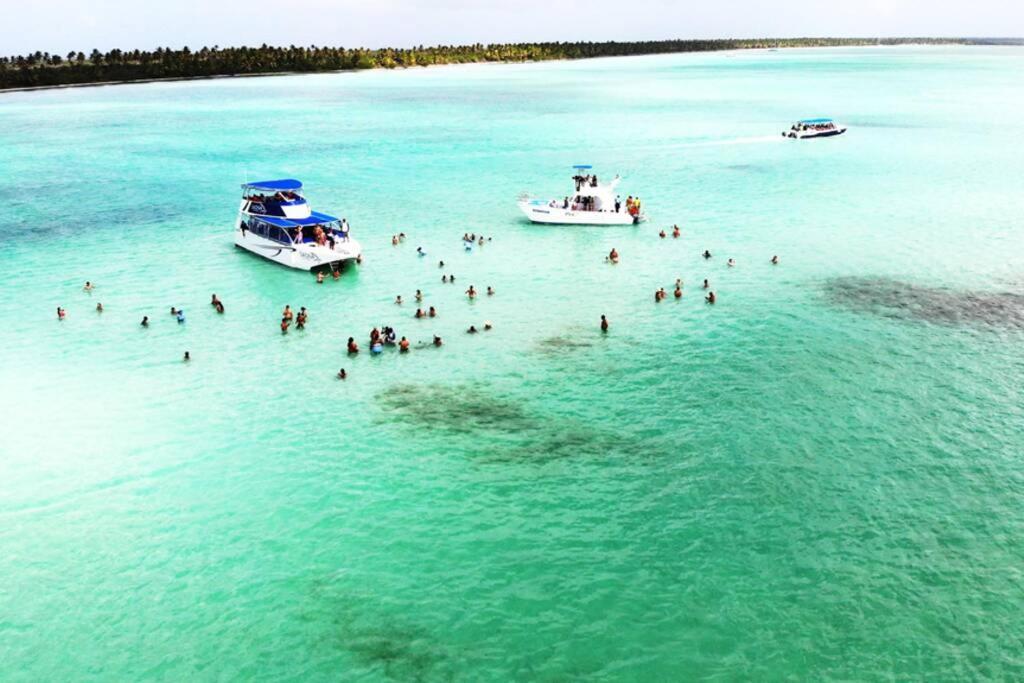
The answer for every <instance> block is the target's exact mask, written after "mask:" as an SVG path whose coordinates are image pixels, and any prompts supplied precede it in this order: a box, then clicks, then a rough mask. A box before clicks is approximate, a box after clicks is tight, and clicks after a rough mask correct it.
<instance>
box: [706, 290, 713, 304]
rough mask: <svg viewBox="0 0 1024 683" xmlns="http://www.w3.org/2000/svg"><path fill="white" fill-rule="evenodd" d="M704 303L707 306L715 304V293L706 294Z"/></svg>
mask: <svg viewBox="0 0 1024 683" xmlns="http://www.w3.org/2000/svg"><path fill="white" fill-rule="evenodd" d="M705 301H707V302H708V303H709V304H713V303H715V293H714V292H708V295H707V298H706V299H705Z"/></svg>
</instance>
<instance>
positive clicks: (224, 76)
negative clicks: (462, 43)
mask: <svg viewBox="0 0 1024 683" xmlns="http://www.w3.org/2000/svg"><path fill="white" fill-rule="evenodd" d="M950 46H959V47H1003V46H1002V45H989V44H986V43H962V42H954V41H950V42H948V43H927V42H919V43H911V42H908V43H899V44H896V45H884V44H883V45H808V46H789V47H786V46H779V47H730V48H724V49H722V50H681V51H678V52H651V53H648V54H631V55H599V56H594V57H583V58H571V57H569V58H564V57H563V58H551V59H526V60H507V61H506V60H479V61H466V62H449V63H445V64H424V65H422V66H396V67H393V68H385V67H372V68H366V69H325V70H323V71H261V72H257V73H238V74H212V75H208V76H167V77H161V78H137V79H136V78H133V79H125V80H115V81H92V82H88V83H59V84H54V85H33V86H25V87H19V88H2V89H0V95H3V94H6V93H25V92H38V91H44V90H65V89H72V88H98V87H109V86H116V85H139V84H145V83H175V82H184V81H212V80H219V79H228V78H264V77H268V76H308V75H316V74H346V73H359V72H362V71H410V70H415V69H433V68H437V67H451V66H473V65H476V66H481V65H498V64H543V63H545V62H581V61H586V60H591V59H615V58H622V57H648V56H664V55H679V54H706V53H712V52H714V53H724V52H756V51H759V50H761V51H768V50H772V51H780V52H781V51H783V50H832V49H837V48H844V49H845V48H868V47H892V48H895V47H950ZM1011 46H1012V45H1007V47H1011Z"/></svg>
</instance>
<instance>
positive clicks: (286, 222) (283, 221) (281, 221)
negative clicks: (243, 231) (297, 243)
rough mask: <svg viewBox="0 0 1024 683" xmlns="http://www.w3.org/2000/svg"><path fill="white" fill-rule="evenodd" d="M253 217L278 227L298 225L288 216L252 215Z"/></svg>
mask: <svg viewBox="0 0 1024 683" xmlns="http://www.w3.org/2000/svg"><path fill="white" fill-rule="evenodd" d="M253 218H255V219H257V220H260V221H263V222H264V223H269V224H270V225H276V226H277V227H279V228H294V227H295V226H297V225H298V223H296V222H295V221H292V220H290V219H288V218H281V217H280V216H253Z"/></svg>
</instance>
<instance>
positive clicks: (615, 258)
mask: <svg viewBox="0 0 1024 683" xmlns="http://www.w3.org/2000/svg"><path fill="white" fill-rule="evenodd" d="M608 261H610V262H611V263H618V262H619V252H617V251H616V250H615V247H612V250H611V251H610V252H608Z"/></svg>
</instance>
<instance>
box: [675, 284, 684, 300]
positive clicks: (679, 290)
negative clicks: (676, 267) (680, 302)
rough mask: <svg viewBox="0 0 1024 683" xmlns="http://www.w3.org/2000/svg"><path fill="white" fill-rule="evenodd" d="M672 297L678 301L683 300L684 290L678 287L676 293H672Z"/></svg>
mask: <svg viewBox="0 0 1024 683" xmlns="http://www.w3.org/2000/svg"><path fill="white" fill-rule="evenodd" d="M672 295H673V296H675V298H677V299H680V298H682V296H683V288H682V287H680V286H679V285H676V291H674V292H672Z"/></svg>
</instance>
